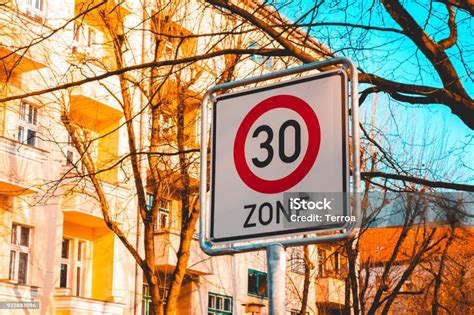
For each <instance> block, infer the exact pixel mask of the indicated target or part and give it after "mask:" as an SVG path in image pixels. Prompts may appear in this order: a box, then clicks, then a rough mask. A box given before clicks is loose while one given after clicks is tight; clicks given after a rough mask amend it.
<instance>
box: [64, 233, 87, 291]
mask: <svg viewBox="0 0 474 315" xmlns="http://www.w3.org/2000/svg"><path fill="white" fill-rule="evenodd" d="M85 249H86V243H85V242H84V241H82V240H77V239H67V238H63V243H62V247H61V270H60V277H59V287H60V288H74V292H71V293H72V294H74V295H76V296H82V291H83V290H82V288H83V281H82V279H83V267H84V266H83V261H84V257H85Z"/></svg>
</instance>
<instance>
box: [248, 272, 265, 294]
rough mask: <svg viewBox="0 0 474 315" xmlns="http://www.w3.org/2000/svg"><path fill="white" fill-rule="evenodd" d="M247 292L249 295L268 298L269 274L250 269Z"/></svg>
mask: <svg viewBox="0 0 474 315" xmlns="http://www.w3.org/2000/svg"><path fill="white" fill-rule="evenodd" d="M247 292H248V294H249V295H255V296H258V297H263V298H266V297H267V296H268V293H267V292H268V291H267V274H266V273H265V272H261V271H256V270H252V269H249V271H248V290H247Z"/></svg>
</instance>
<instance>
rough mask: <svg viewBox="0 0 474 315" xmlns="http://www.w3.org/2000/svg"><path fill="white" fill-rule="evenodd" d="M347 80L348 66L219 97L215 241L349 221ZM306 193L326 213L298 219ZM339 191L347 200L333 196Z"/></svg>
mask: <svg viewBox="0 0 474 315" xmlns="http://www.w3.org/2000/svg"><path fill="white" fill-rule="evenodd" d="M347 85H348V82H347V74H346V72H345V71H341V70H332V71H328V72H324V73H320V74H316V75H312V76H309V77H304V78H299V79H293V80H290V81H286V82H281V83H276V84H272V85H268V86H265V87H259V88H253V89H247V90H244V91H238V92H234V93H227V94H223V95H220V96H218V97H217V98H216V102H215V104H214V108H213V124H212V127H213V130H212V160H211V161H212V166H211V172H212V173H211V196H210V207H211V211H210V233H209V234H210V235H209V237H210V240H211V241H212V242H214V243H229V242H236V241H250V240H257V239H262V238H265V237H275V236H288V235H295V234H302V233H304V234H308V233H311V232H314V231H320V230H327V229H337V228H343V227H344V226H346V225H347V221H345V220H339V219H338V218H339V217H347V214H348V202H347V199H346V198H345V195H344V193H346V192H348V191H349V187H348V186H349V180H348V154H347V151H348V134H347V130H348V126H347V95H348V93H347ZM319 193H325V195H318V194H319ZM331 194H332V195H331ZM334 194H339V195H337V196H336V195H334ZM302 195H305V196H306V197H307V196H310V198H309V199H310V201H311V202H313V203H312V205H314V207H316V206H317V205H320V206H321V207H326V208H325V209H318V210H320V211H319V212H317V213H318V215H319V214H320V215H322V216H324V215H328V217H327V218H326V217H323V220H320V221H318V222H311V223H309V222H307V221H304V222H303V221H296V222H295V221H294V220H293V219H295V218H297V217H299V216H300V215H301V213H300V212H299V211H298V212H297V211H295V209H297V207H295V205H297V206H300V207H301V205H302V204H305V202H306V205H307V204H308V203H307V201H308V199H305V198H306V197H305V198H292V196H293V197H294V196H302ZM328 196H331V197H332V199H330V200H328V199H327V198H328ZM319 197H321V198H320V199H321V200H316V199H318V198H319ZM338 197H341V198H340V199H341V200H334V199H338ZM313 199H314V200H313ZM305 200H306V201H305ZM297 202H299V203H297ZM318 202H320V203H318ZM331 203H332V206H331ZM328 207H329V209H327V208H328ZM334 208H336V209H334ZM333 217H334V218H335V219H334V218H333Z"/></svg>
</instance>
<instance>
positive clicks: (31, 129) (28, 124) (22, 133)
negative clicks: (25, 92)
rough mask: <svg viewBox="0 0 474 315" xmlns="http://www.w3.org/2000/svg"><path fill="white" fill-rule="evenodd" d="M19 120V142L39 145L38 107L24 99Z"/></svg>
mask: <svg viewBox="0 0 474 315" xmlns="http://www.w3.org/2000/svg"><path fill="white" fill-rule="evenodd" d="M19 121H20V123H19V126H18V134H17V140H18V142H21V143H26V144H28V145H31V146H37V140H36V139H37V129H38V109H37V108H36V107H35V106H33V105H31V104H30V103H27V102H24V101H22V102H21V103H20V119H19Z"/></svg>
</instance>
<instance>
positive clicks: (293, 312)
mask: <svg viewBox="0 0 474 315" xmlns="http://www.w3.org/2000/svg"><path fill="white" fill-rule="evenodd" d="M300 313H301V312H300V311H299V310H295V309H292V310H291V311H290V315H300ZM306 315H309V312H306Z"/></svg>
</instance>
